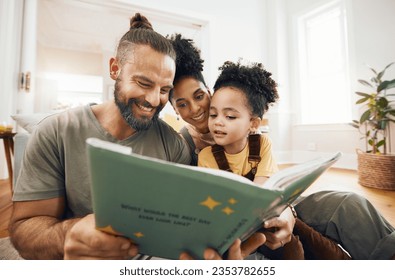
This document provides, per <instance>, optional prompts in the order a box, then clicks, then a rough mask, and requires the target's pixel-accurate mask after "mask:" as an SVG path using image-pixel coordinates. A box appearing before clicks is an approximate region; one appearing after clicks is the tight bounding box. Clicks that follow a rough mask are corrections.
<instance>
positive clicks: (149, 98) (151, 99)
mask: <svg viewBox="0 0 395 280" xmlns="http://www.w3.org/2000/svg"><path fill="white" fill-rule="evenodd" d="M145 101H146V102H148V103H149V104H151V106H152V107H158V106H159V104H160V90H159V89H153V90H151V91H150V92H149V93H147V94H146V95H145Z"/></svg>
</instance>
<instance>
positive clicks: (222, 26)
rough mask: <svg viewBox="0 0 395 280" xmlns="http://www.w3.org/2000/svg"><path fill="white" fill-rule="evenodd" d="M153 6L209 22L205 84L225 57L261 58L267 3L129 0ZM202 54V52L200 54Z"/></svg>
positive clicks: (256, 0) (251, 0)
mask: <svg viewBox="0 0 395 280" xmlns="http://www.w3.org/2000/svg"><path fill="white" fill-rule="evenodd" d="M129 1H130V2H131V3H133V4H137V5H138V4H141V5H143V6H146V7H152V8H155V9H164V10H166V11H171V12H173V13H178V14H182V15H188V16H195V17H198V18H202V19H207V20H209V21H210V24H209V32H210V38H209V46H210V55H209V57H207V56H204V59H205V60H206V62H207V63H206V65H210V69H207V70H208V71H206V73H207V74H208V77H207V78H206V79H207V83H209V86H213V85H214V82H215V79H216V77H217V75H218V71H217V69H218V67H219V66H220V65H222V64H223V63H224V62H225V61H226V60H232V61H236V60H237V59H239V58H240V57H242V58H244V59H247V60H250V61H264V58H265V53H266V47H265V46H266V41H265V37H266V35H265V34H266V21H265V18H266V12H265V11H266V9H265V6H266V2H265V1H261V0H243V1H242V3H241V2H240V1H239V0H216V1H212V0H200V1H179V0H166V1H163V0H133V1H131V0H129ZM203 55H204V54H203Z"/></svg>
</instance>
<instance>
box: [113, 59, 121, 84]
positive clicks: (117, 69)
mask: <svg viewBox="0 0 395 280" xmlns="http://www.w3.org/2000/svg"><path fill="white" fill-rule="evenodd" d="M120 71H121V68H120V66H119V65H118V60H117V59H116V58H115V57H111V58H110V77H111V79H113V80H116V79H117V78H118V75H119V72H120Z"/></svg>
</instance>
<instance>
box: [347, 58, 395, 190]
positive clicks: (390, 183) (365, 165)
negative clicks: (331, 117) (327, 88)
mask: <svg viewBox="0 0 395 280" xmlns="http://www.w3.org/2000/svg"><path fill="white" fill-rule="evenodd" d="M393 64H394V63H391V64H389V65H387V66H386V67H385V68H384V70H383V71H381V72H377V71H376V70H374V69H373V68H370V69H371V70H372V72H373V74H374V75H373V76H372V77H371V79H370V81H366V80H358V82H359V83H361V84H362V85H364V86H366V87H367V88H369V89H370V91H369V92H370V93H365V92H356V94H357V95H358V96H360V97H361V98H360V99H359V100H357V101H356V104H358V105H362V108H363V110H362V111H363V113H362V114H361V117H360V119H359V120H353V123H352V126H354V127H356V128H358V129H359V131H360V132H361V133H362V135H363V138H365V141H366V150H365V151H361V150H358V151H357V152H358V182H359V183H360V184H361V185H362V186H365V187H372V188H379V189H387V190H395V155H394V154H392V153H391V134H390V128H391V124H392V123H395V104H394V103H395V101H394V98H393V96H395V94H390V93H387V90H389V89H391V88H395V79H393V80H383V76H384V74H385V71H386V70H387V69H388V68H389V67H391V66H392V65H393Z"/></svg>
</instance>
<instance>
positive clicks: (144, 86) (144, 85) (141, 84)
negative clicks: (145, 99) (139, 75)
mask: <svg viewBox="0 0 395 280" xmlns="http://www.w3.org/2000/svg"><path fill="white" fill-rule="evenodd" d="M137 84H138V85H139V86H141V87H143V88H148V87H150V85H149V84H146V83H142V82H137Z"/></svg>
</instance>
